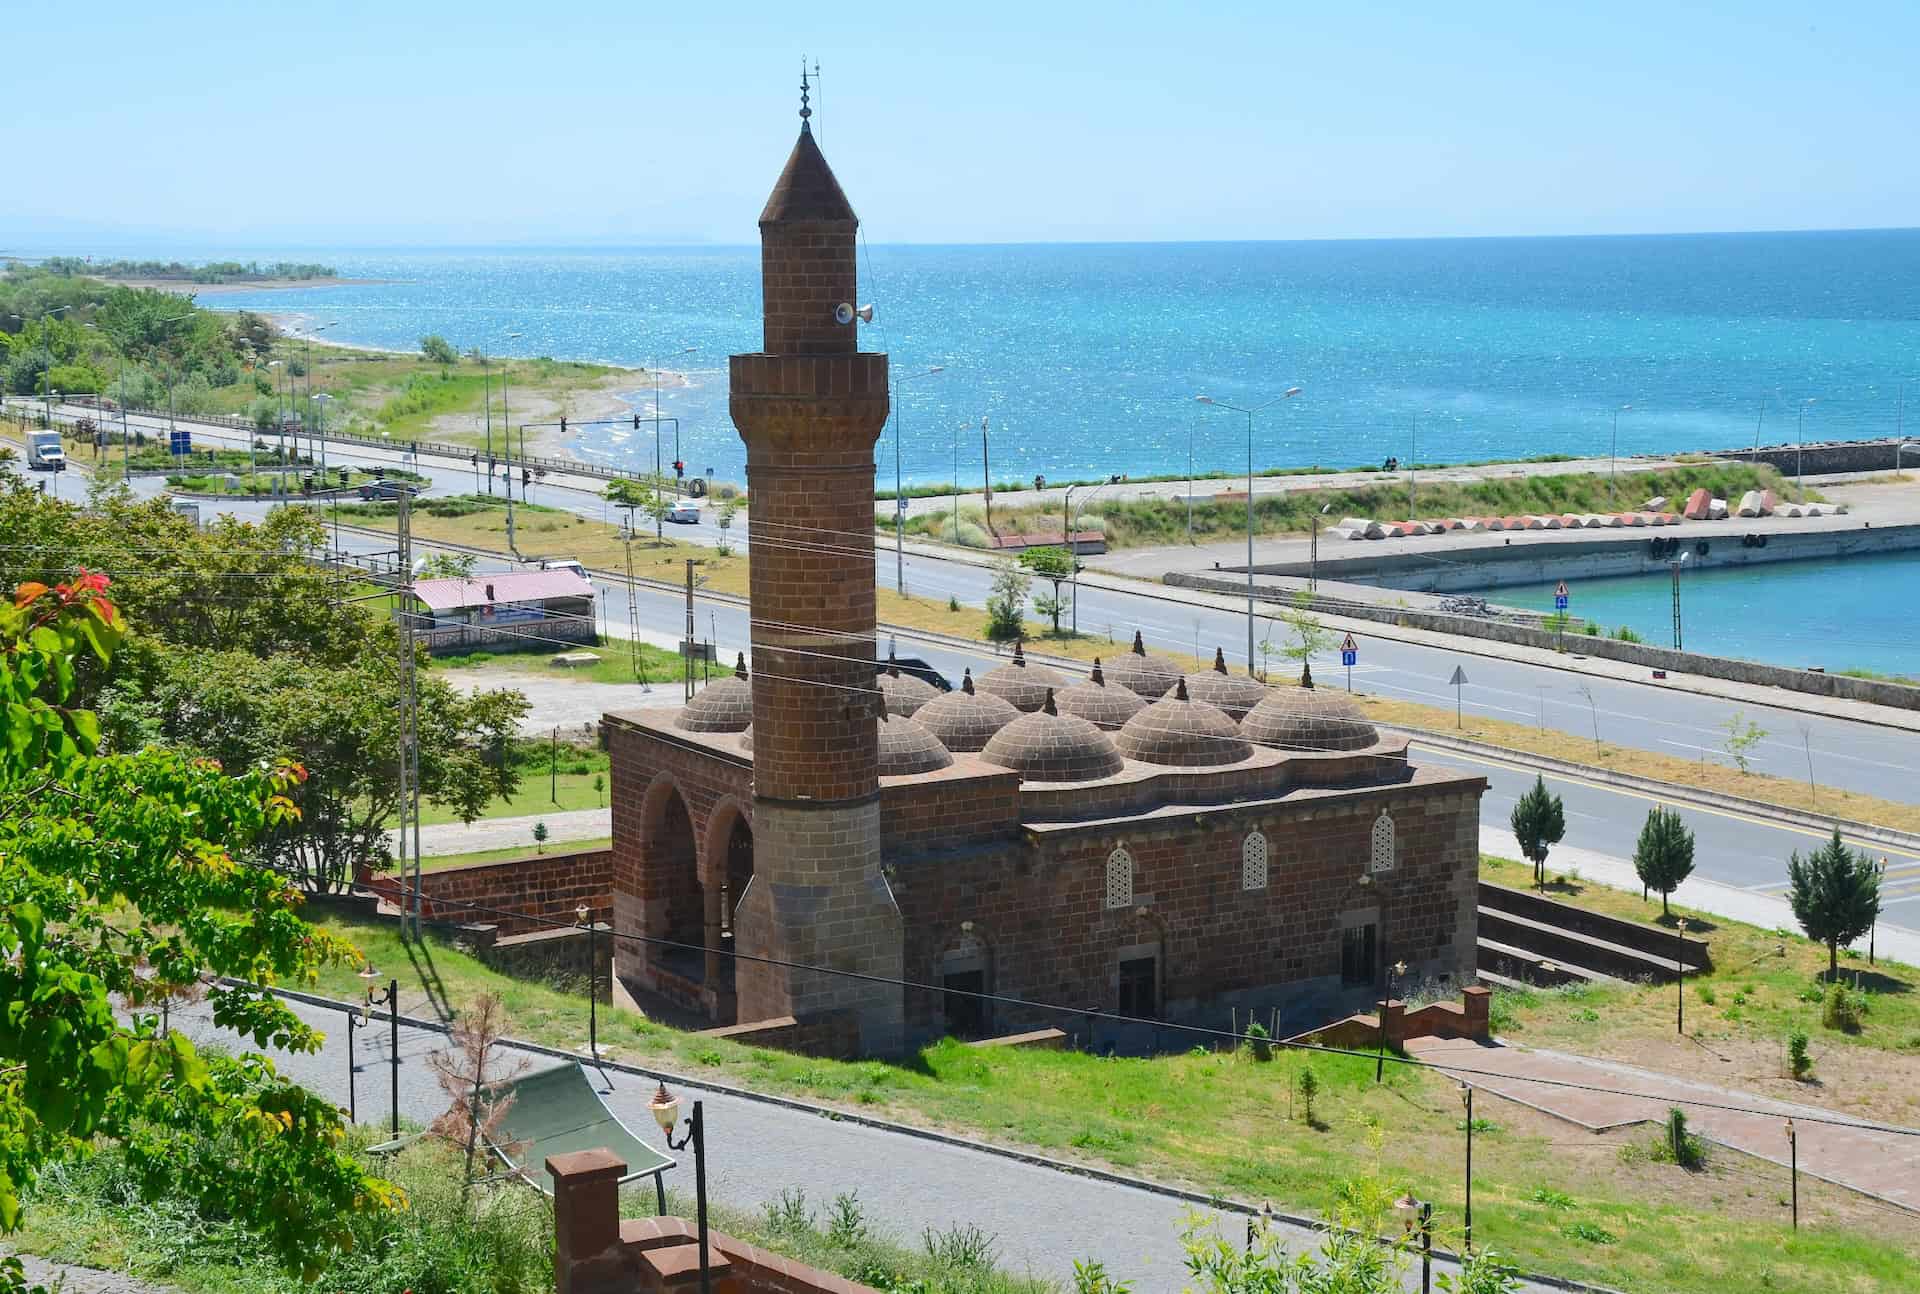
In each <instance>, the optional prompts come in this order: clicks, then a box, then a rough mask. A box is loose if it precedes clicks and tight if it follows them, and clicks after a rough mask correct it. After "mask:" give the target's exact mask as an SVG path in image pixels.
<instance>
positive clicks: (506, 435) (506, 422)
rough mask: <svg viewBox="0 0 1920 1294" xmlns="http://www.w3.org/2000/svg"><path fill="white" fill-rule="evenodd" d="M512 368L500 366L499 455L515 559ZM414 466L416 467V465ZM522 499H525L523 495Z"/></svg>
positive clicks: (517, 552)
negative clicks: (509, 395)
mask: <svg viewBox="0 0 1920 1294" xmlns="http://www.w3.org/2000/svg"><path fill="white" fill-rule="evenodd" d="M524 335H525V334H523V333H517V332H510V333H508V334H507V340H508V341H518V340H519V339H520V338H521V337H522V336H524ZM510 367H512V361H511V360H509V361H508V362H507V363H504V364H502V365H501V366H500V455H501V457H502V458H504V459H505V460H506V464H507V480H506V486H507V551H508V552H510V553H512V554H513V555H514V556H515V557H518V556H519V555H520V547H519V545H518V544H517V543H516V542H515V540H514V532H513V409H512V408H511V406H510V405H509V404H508V402H507V370H508V369H509V368H510ZM520 448H521V455H520V457H521V458H522V459H524V458H525V457H526V452H525V451H526V446H525V445H524V444H523V445H522V446H521V447H520ZM415 466H418V464H417V463H416V464H415ZM522 497H525V496H524V494H523V495H522Z"/></svg>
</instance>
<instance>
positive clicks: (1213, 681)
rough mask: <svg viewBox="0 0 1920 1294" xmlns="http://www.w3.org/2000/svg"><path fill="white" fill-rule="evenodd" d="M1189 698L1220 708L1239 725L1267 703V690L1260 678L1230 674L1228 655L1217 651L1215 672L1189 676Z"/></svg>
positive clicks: (1214, 661) (1215, 654)
mask: <svg viewBox="0 0 1920 1294" xmlns="http://www.w3.org/2000/svg"><path fill="white" fill-rule="evenodd" d="M1187 695H1188V696H1190V697H1192V698H1193V699H1194V700H1196V701H1205V702H1206V703H1207V704H1208V705H1211V706H1216V707H1218V708H1219V709H1221V710H1223V711H1225V712H1226V716H1227V718H1229V719H1232V720H1234V721H1235V722H1238V721H1239V720H1241V719H1244V718H1246V717H1247V715H1248V713H1249V712H1250V711H1252V709H1253V707H1254V706H1256V705H1259V704H1260V703H1261V702H1262V701H1264V700H1266V699H1267V687H1266V684H1264V683H1262V682H1261V681H1260V680H1259V679H1257V678H1250V677H1248V676H1247V675H1245V674H1229V673H1227V654H1226V652H1224V651H1222V650H1221V649H1220V648H1218V647H1215V648H1214V649H1213V668H1212V669H1208V670H1201V671H1199V672H1198V673H1194V674H1189V675H1187Z"/></svg>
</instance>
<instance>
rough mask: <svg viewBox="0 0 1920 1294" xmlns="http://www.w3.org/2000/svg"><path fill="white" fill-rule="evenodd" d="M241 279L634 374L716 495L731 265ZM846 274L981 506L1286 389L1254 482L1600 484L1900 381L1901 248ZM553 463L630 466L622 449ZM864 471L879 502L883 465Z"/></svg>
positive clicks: (935, 446)
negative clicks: (1536, 471)
mask: <svg viewBox="0 0 1920 1294" xmlns="http://www.w3.org/2000/svg"><path fill="white" fill-rule="evenodd" d="M226 252H227V253H228V254H231V253H232V249H226ZM248 254H252V253H248ZM259 254H260V255H262V257H263V258H265V257H266V256H270V255H279V254H284V255H287V256H292V257H297V258H298V259H301V260H316V259H317V260H324V261H326V262H328V263H330V264H333V265H336V266H337V267H338V268H339V269H340V271H341V272H342V273H343V274H345V275H348V276H351V277H356V278H374V279H381V280H386V281H385V282H380V283H375V284H369V285H361V286H335V287H324V288H313V289H299V290H293V291H274V292H257V293H248V294H237V295H220V296H216V297H209V298H207V303H208V304H212V305H216V306H219V307H221V308H238V307H246V308H253V309H260V310H267V311H273V312H276V313H282V314H287V313H292V314H297V315H299V316H301V317H303V318H304V320H305V321H306V322H307V323H308V324H309V325H310V326H317V325H319V324H326V323H331V324H332V327H330V328H329V329H328V331H327V334H326V335H327V337H328V338H330V339H333V340H338V341H343V342H355V343H360V344H365V345H375V346H388V347H395V348H403V349H410V348H412V347H413V346H414V345H415V344H416V343H417V340H418V339H419V337H420V336H421V335H422V334H424V333H429V332H437V333H440V334H442V335H444V336H445V337H447V338H448V339H449V340H450V341H452V342H453V343H454V344H455V345H456V346H459V347H461V348H462V349H464V348H466V347H469V346H481V347H485V348H487V349H490V350H492V351H494V352H496V353H502V354H519V355H528V356H532V355H551V356H555V357H559V358H571V359H591V360H607V361H614V362H617V363H622V364H633V365H641V364H647V363H649V362H650V361H652V360H654V359H655V358H656V357H658V358H659V359H660V362H661V363H662V364H663V366H664V367H668V368H674V369H680V370H684V371H687V372H688V373H689V374H690V376H691V379H692V381H691V384H690V385H689V386H686V387H684V388H679V389H673V390H669V391H668V392H667V393H666V395H665V397H664V403H665V405H666V406H669V407H666V408H663V413H666V414H668V415H669V416H676V417H678V418H679V419H680V420H681V431H682V444H683V446H684V447H685V456H686V458H687V460H688V467H689V469H690V470H693V471H704V470H705V469H706V468H709V467H711V468H713V469H714V471H715V472H716V474H717V475H719V476H722V477H734V478H738V477H739V476H740V474H741V469H742V460H743V455H742V451H741V446H740V442H739V439H738V437H737V436H736V435H735V433H734V431H733V428H732V426H731V424H730V423H729V422H728V420H727V416H726V391H725V385H726V383H725V373H726V356H727V355H728V354H729V353H731V352H735V351H750V350H755V349H757V348H758V347H759V345H760V332H759V311H760V292H759V253H758V251H757V249H756V248H754V247H751V246H741V247H676V248H631V249H626V248H602V249H593V250H581V249H571V250H569V249H543V248H515V249H465V250H447V251H422V250H417V249H412V250H391V251H378V250H376V251H369V250H364V249H362V250H357V251H355V250H342V251H317V250H315V249H311V248H303V249H298V250H297V251H286V250H284V249H280V250H277V251H276V250H263V251H262V252H261V253H259ZM860 271H861V294H862V296H863V297H864V298H865V300H867V301H871V302H872V303H873V304H874V306H875V311H876V318H875V323H874V324H873V325H872V326H870V327H868V328H866V329H865V330H864V331H863V345H864V346H865V347H866V348H867V349H871V350H885V351H888V352H891V354H892V357H893V366H894V368H893V371H894V380H895V391H896V427H897V430H898V432H899V437H900V447H901V468H902V475H903V476H904V478H905V479H906V480H907V482H909V483H916V482H919V483H925V482H936V481H946V480H949V479H951V478H952V477H953V476H954V474H955V465H956V463H957V464H958V473H959V477H960V479H961V480H962V481H963V482H977V481H978V480H979V477H980V473H981V451H980V430H979V429H980V420H981V418H982V417H985V418H986V419H987V420H988V430H989V444H990V451H991V455H992V471H993V475H994V477H995V479H997V480H1006V479H1026V478H1030V477H1032V476H1034V475H1035V474H1044V475H1046V476H1049V477H1052V478H1055V479H1064V478H1069V477H1084V476H1105V475H1109V474H1112V473H1115V472H1125V473H1128V474H1130V475H1134V476H1141V475H1151V474H1166V473H1172V474H1180V473H1184V472H1185V471H1187V470H1188V465H1189V463H1190V462H1191V463H1192V465H1193V466H1195V467H1196V468H1198V469H1200V470H1203V471H1204V470H1227V471H1234V470H1244V469H1245V466H1246V453H1247V449H1246V435H1247V427H1246V421H1245V419H1244V417H1242V416H1240V415H1237V414H1233V413H1230V412H1225V411H1222V410H1218V409H1208V408H1205V407H1203V406H1201V405H1199V404H1197V403H1196V402H1195V400H1194V397H1195V396H1196V395H1198V394H1202V393H1204V394H1208V395H1212V396H1213V397H1215V398H1216V399H1218V400H1220V401H1223V402H1226V403H1230V404H1236V405H1257V404H1260V403H1263V402H1265V401H1268V400H1271V399H1273V398H1274V397H1275V396H1277V395H1279V394H1280V393H1281V392H1283V391H1284V390H1286V389H1287V388H1288V387H1293V386H1298V387H1300V388H1302V394H1301V396H1300V397H1299V398H1298V399H1295V400H1289V401H1286V402H1284V403H1283V404H1280V405H1277V406H1275V407H1274V408H1271V409H1269V410H1267V411H1265V412H1264V413H1262V414H1261V415H1260V416H1259V418H1258V420H1257V421H1256V424H1255V429H1254V435H1255V447H1254V459H1255V463H1256V465H1257V466H1260V467H1283V466H1305V465H1310V464H1321V465H1324V466H1328V467H1348V466H1355V465H1360V464H1366V463H1377V462H1379V461H1381V460H1382V459H1385V458H1386V457H1388V456H1389V455H1393V456H1397V457H1398V458H1400V459H1401V460H1402V461H1403V462H1405V461H1408V460H1410V459H1414V460H1417V461H1419V462H1422V463H1445V462H1463V461H1471V460H1476V459H1493V458H1511V457H1522V456H1529V455H1536V454H1549V453H1558V454H1573V455H1594V454H1600V455H1604V454H1606V453H1607V452H1608V445H1609V438H1610V435H1611V434H1612V432H1613V429H1614V425H1615V415H1616V414H1617V415H1618V418H1617V423H1618V437H1619V441H1618V443H1619V448H1620V452H1621V453H1623V454H1633V453H1668V452H1673V451H1680V450H1693V449H1706V448H1723V447H1734V446H1744V445H1751V444H1752V443H1753V442H1754V440H1755V439H1756V437H1757V438H1758V439H1759V440H1761V441H1762V442H1763V443H1771V442H1791V441H1792V440H1793V439H1794V438H1795V437H1796V436H1797V435H1799V434H1801V433H1802V429H1803V427H1804V435H1805V436H1806V438H1807V439H1808V440H1814V439H1822V438H1829V437H1852V436H1861V435H1870V434H1876V433H1889V434H1890V433H1892V431H1893V430H1894V427H1895V424H1896V420H1897V419H1898V417H1899V404H1900V400H1901V388H1902V383H1903V382H1907V381H1912V380H1913V379H1916V378H1920V230H1897V231H1855V232H1834V233H1786V234H1701V235H1669V236H1648V237H1595V238H1484V239H1453V240H1413V241H1381V242H1295V243H1204V244H1145V245H1121V244H1101V245H1054V244H1049V245H1030V246H969V247H936V246H874V247H865V248H863V249H862V252H861V261H860ZM511 333H519V334H521V336H520V337H519V338H517V339H513V338H510V337H509V334H511ZM688 347H697V348H698V349H697V351H696V352H695V353H693V354H691V355H681V354H678V352H681V351H684V350H685V349H686V348H688ZM936 365H938V366H943V367H944V370H945V371H944V372H941V373H939V374H935V375H932V376H927V377H921V378H917V379H914V380H911V381H909V380H907V379H908V378H909V376H910V375H911V374H914V373H916V372H920V371H923V370H925V369H928V368H931V367H933V366H936ZM1909 394H1911V395H1912V396H1913V398H1914V399H1915V400H1916V401H1917V402H1920V382H1915V383H1914V389H1913V390H1912V391H1911V392H1910V393H1909ZM1809 401H1811V402H1812V403H1808V402H1809ZM1623 406H1631V408H1623ZM896 427H889V429H888V431H887V435H888V437H889V438H890V437H891V436H892V435H893V434H894V432H895V430H896ZM580 452H583V453H584V454H587V455H590V456H593V457H597V458H601V459H604V460H607V461H612V462H615V463H627V464H632V465H634V466H639V465H641V464H642V463H645V464H647V465H651V462H652V458H653V447H652V444H651V438H650V436H649V435H648V434H647V433H646V432H643V433H642V434H641V435H639V436H634V435H632V434H631V430H630V429H629V433H628V435H627V436H626V437H625V438H624V439H623V440H620V441H616V440H614V439H613V438H612V432H611V431H610V430H607V431H600V432H593V433H589V435H588V436H587V437H586V438H585V440H584V442H583V443H582V445H581V446H580ZM878 457H879V460H880V462H881V464H882V480H881V482H880V484H882V485H890V484H891V483H892V480H891V477H892V467H893V455H892V453H891V452H890V446H888V445H886V444H884V443H883V446H882V450H881V452H880V454H879V455H878Z"/></svg>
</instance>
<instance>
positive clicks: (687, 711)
mask: <svg viewBox="0 0 1920 1294" xmlns="http://www.w3.org/2000/svg"><path fill="white" fill-rule="evenodd" d="M752 722H753V684H752V683H750V682H748V681H747V658H746V655H745V654H744V653H743V654H741V655H739V656H738V657H736V658H735V660H734V663H733V677H731V678H723V679H720V680H719V681H717V682H713V683H709V684H707V685H706V686H705V687H703V688H701V689H700V690H699V691H698V692H697V693H695V694H694V698H693V700H691V701H689V702H687V703H686V705H684V706H682V707H681V709H680V713H679V714H678V715H677V716H676V717H675V718H674V721H673V726H674V727H676V728H679V729H680V730H681V731H683V732H744V731H745V730H746V727H747V725H748V724H750V723H752Z"/></svg>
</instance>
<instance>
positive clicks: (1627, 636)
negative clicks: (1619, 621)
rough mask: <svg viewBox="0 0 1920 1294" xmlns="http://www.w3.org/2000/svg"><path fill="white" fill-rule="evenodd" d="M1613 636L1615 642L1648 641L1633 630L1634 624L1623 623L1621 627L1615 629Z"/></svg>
mask: <svg viewBox="0 0 1920 1294" xmlns="http://www.w3.org/2000/svg"><path fill="white" fill-rule="evenodd" d="M1613 638H1614V641H1615V642H1623V643H1637V642H1645V641H1646V640H1645V639H1644V638H1642V637H1641V636H1640V635H1639V634H1637V633H1635V632H1634V631H1633V626H1632V625H1621V626H1620V627H1619V628H1617V629H1615V630H1614V631H1613Z"/></svg>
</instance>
